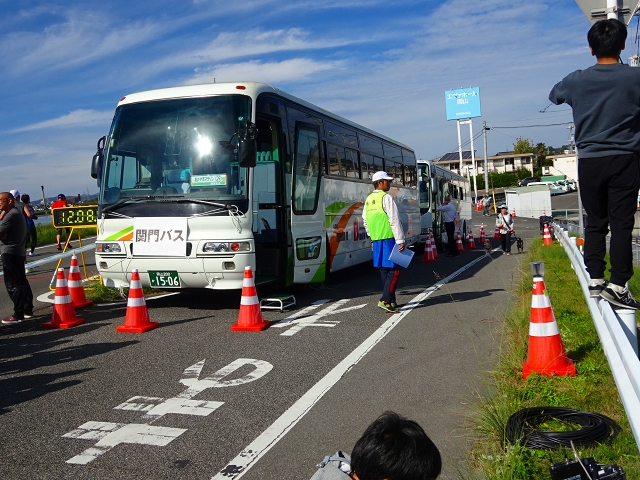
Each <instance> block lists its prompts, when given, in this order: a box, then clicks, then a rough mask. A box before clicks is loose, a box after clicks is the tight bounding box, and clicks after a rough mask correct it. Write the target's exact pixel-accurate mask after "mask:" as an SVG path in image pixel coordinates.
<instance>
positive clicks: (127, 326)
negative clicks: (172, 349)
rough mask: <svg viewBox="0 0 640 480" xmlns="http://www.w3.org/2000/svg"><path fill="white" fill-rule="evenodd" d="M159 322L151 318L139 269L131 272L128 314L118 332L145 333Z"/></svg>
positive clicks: (117, 328) (117, 329)
mask: <svg viewBox="0 0 640 480" xmlns="http://www.w3.org/2000/svg"><path fill="white" fill-rule="evenodd" d="M158 325H160V324H159V323H158V322H152V321H151V320H150V319H149V310H147V304H146V302H145V301H144V292H143V291H142V284H141V283H140V274H139V273H138V270H137V269H134V270H133V271H132V272H131V282H129V297H128V298H127V314H126V316H125V318H124V324H122V325H120V326H118V327H116V332H130V333H144V332H148V331H149V330H153V329H154V328H156V327H157V326H158Z"/></svg>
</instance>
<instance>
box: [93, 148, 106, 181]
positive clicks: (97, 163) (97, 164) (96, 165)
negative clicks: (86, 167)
mask: <svg viewBox="0 0 640 480" xmlns="http://www.w3.org/2000/svg"><path fill="white" fill-rule="evenodd" d="M106 142H107V137H101V138H100V139H99V140H98V145H97V149H98V150H97V152H96V154H95V155H94V156H93V159H92V160H91V177H92V178H98V180H99V176H100V173H101V172H102V162H103V160H104V146H105V143H106Z"/></svg>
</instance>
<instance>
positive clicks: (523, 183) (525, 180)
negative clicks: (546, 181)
mask: <svg viewBox="0 0 640 480" xmlns="http://www.w3.org/2000/svg"><path fill="white" fill-rule="evenodd" d="M539 181H540V179H539V178H536V177H527V178H523V179H522V180H520V183H518V186H519V187H526V186H527V185H529V184H530V183H531V182H539Z"/></svg>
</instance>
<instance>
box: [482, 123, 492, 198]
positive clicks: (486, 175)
mask: <svg viewBox="0 0 640 480" xmlns="http://www.w3.org/2000/svg"><path fill="white" fill-rule="evenodd" d="M487 130H491V128H490V127H487V122H486V121H484V122H482V135H483V136H484V193H487V192H488V191H489V163H488V162H489V160H487Z"/></svg>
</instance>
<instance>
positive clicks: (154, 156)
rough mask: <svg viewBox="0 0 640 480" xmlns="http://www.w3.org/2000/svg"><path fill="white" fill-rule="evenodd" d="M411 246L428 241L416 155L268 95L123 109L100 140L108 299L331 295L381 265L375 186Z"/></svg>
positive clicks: (199, 90) (220, 88)
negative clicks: (115, 292)
mask: <svg viewBox="0 0 640 480" xmlns="http://www.w3.org/2000/svg"><path fill="white" fill-rule="evenodd" d="M383 169H384V170H386V171H387V172H388V173H389V174H390V175H392V176H393V178H394V180H393V182H392V188H391V190H390V193H391V194H392V195H393V196H394V197H395V200H396V202H397V205H398V209H399V211H400V216H401V220H402V224H403V227H404V230H405V233H406V236H407V244H409V245H411V244H413V243H415V242H416V241H417V240H418V235H419V233H420V209H419V203H418V175H417V166H416V158H415V154H414V152H413V151H412V150H411V149H410V148H409V147H407V146H405V145H402V144H400V143H398V142H395V141H393V140H391V139H389V138H387V137H385V136H383V135H380V134H378V133H376V132H374V131H371V130H369V129H367V128H364V127H362V126H360V125H357V124H355V123H353V122H351V121H349V120H346V119H344V118H341V117H339V116H337V115H334V114H332V113H330V112H328V111H326V110H323V109H321V108H319V107H316V106H314V105H312V104H310V103H308V102H305V101H303V100H301V99H299V98H296V97H294V96H292V95H289V94H287V93H285V92H283V91H281V90H278V89H276V88H274V87H272V86H270V85H267V84H263V83H252V82H245V83H218V84H206V85H192V86H183V87H174V88H166V89H160V90H151V91H146V92H140V93H134V94H131V95H127V96H126V97H123V98H122V99H121V100H120V102H119V103H118V106H117V109H116V112H115V115H114V118H113V122H112V125H111V131H110V133H109V135H108V136H106V137H102V138H101V139H100V140H99V141H98V152H97V153H96V155H95V156H94V158H93V162H92V166H91V174H92V176H93V177H94V178H97V180H98V185H99V186H100V197H99V211H98V217H99V219H98V238H97V240H96V264H97V266H98V270H99V272H100V275H101V276H102V278H103V282H104V284H105V285H106V286H109V287H122V286H128V285H129V280H130V278H131V272H132V270H133V269H137V270H138V271H139V273H140V278H141V281H142V284H143V285H145V286H148V285H150V286H155V287H161V288H210V289H239V288H241V287H242V281H243V277H244V269H245V267H247V266H250V267H251V268H252V269H253V270H254V272H255V274H256V283H258V284H260V283H266V282H276V283H277V284H278V285H280V286H285V285H290V284H294V283H298V284H300V283H320V282H323V281H325V279H326V277H327V275H328V274H329V273H330V272H336V271H338V270H342V269H344V268H346V267H349V266H351V265H355V264H358V263H363V262H367V261H371V242H370V239H369V238H368V237H367V235H366V232H365V229H364V226H363V222H362V207H363V203H364V201H365V199H366V197H367V195H368V194H369V193H370V192H371V191H372V190H373V186H372V183H371V180H370V179H371V177H372V175H373V174H374V173H375V172H376V171H378V170H383Z"/></svg>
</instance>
